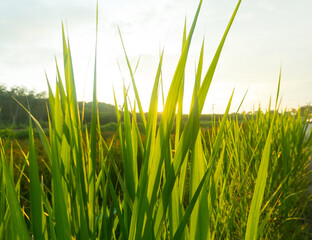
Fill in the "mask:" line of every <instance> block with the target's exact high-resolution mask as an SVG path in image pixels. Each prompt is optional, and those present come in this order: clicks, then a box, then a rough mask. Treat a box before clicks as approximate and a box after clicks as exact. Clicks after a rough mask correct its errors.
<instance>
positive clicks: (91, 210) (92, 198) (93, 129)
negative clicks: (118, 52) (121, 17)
mask: <svg viewBox="0 0 312 240" xmlns="http://www.w3.org/2000/svg"><path fill="white" fill-rule="evenodd" d="M97 35H98V4H97V8H96V43H95V57H94V80H93V101H92V117H91V159H90V160H89V178H88V180H89V202H88V204H89V209H88V213H89V229H90V232H91V238H92V239H95V230H96V229H95V197H96V196H95V193H96V191H95V175H96V174H95V167H96V165H95V164H96V127H97V116H98V113H97V109H98V108H97V96H96V95H97V94H96V67H97Z"/></svg>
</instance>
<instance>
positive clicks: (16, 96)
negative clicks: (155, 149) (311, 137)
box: [0, 85, 311, 128]
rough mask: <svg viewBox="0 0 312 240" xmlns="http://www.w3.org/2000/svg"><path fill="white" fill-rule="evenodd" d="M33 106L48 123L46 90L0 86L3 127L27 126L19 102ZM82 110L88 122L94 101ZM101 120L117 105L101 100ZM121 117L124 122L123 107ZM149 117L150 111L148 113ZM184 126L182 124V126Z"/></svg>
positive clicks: (111, 116)
mask: <svg viewBox="0 0 312 240" xmlns="http://www.w3.org/2000/svg"><path fill="white" fill-rule="evenodd" d="M18 102H19V103H20V104H21V105H23V106H24V107H26V108H27V109H30V112H31V114H32V115H33V116H34V117H35V118H36V119H37V120H38V121H39V122H40V123H41V124H42V125H43V127H47V126H48V109H49V104H48V98H47V94H46V93H45V92H41V93H35V91H30V90H27V89H26V88H24V87H12V88H11V89H10V90H8V89H7V88H6V87H5V86H3V85H0V128H4V127H9V126H12V125H13V126H14V127H17V128H18V127H21V128H22V127H25V126H27V125H28V121H29V116H28V113H27V112H26V111H25V110H24V109H23V108H22V107H21V106H20V104H19V103H18ZM78 106H79V111H80V115H81V117H82V112H84V118H83V122H84V124H87V125H88V124H89V123H90V122H91V116H92V102H88V103H85V102H79V103H78ZM98 109H99V119H100V123H101V125H104V124H107V123H112V122H115V123H116V122H117V118H116V113H115V106H114V105H111V104H106V103H102V102H99V103H98ZM297 110H298V109H292V110H291V112H293V113H296V112H297ZM307 111H309V112H310V113H311V106H310V105H306V106H303V107H301V108H300V112H301V114H302V115H303V114H304V113H305V112H307ZM120 112H121V120H122V121H123V114H122V109H120ZM251 114H252V113H247V114H246V116H247V117H248V116H251ZM145 115H146V117H147V114H145ZM222 116H223V115H222V114H214V115H213V114H202V115H201V116H200V121H201V125H202V126H207V127H208V126H210V125H211V122H212V121H213V120H214V119H215V120H216V121H218V120H219V119H221V118H222ZM230 117H231V118H238V120H239V121H242V120H243V118H244V115H243V114H230ZM160 118H161V113H158V121H159V120H160ZM182 118H183V119H182V124H183V125H184V124H185V123H186V121H187V118H188V115H187V114H184V115H183V116H182ZM137 122H138V123H140V122H141V116H140V114H137ZM182 127H183V126H182Z"/></svg>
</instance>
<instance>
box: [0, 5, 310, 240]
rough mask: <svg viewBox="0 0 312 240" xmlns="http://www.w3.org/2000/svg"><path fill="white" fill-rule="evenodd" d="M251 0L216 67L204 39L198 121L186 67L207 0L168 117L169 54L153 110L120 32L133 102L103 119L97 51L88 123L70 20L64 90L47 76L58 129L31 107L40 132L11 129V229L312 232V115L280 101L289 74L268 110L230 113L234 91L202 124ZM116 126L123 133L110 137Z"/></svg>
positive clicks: (35, 232) (185, 42)
mask: <svg viewBox="0 0 312 240" xmlns="http://www.w3.org/2000/svg"><path fill="white" fill-rule="evenodd" d="M240 2H241V1H238V3H237V6H236V8H235V10H234V12H233V15H232V17H231V19H230V21H229V23H228V26H227V28H226V30H225V32H224V35H223V37H222V39H221V41H220V43H219V46H218V48H217V50H216V52H215V55H214V57H213V60H212V62H211V64H210V66H209V68H208V69H203V59H204V54H203V53H204V44H203V45H202V49H201V52H200V54H199V58H198V65H197V68H196V76H195V79H194V88H193V95H192V96H193V97H192V103H191V107H190V111H189V114H188V118H187V119H186V121H182V120H183V115H182V107H183V94H184V90H186V89H184V81H185V79H184V72H185V66H186V61H187V57H188V52H189V48H190V44H191V40H192V36H193V33H194V30H195V26H196V22H197V18H198V15H199V12H200V8H201V3H202V1H200V3H199V6H198V9H197V12H196V15H195V17H194V20H193V22H192V25H191V28H190V30H189V32H187V30H186V27H185V28H184V34H183V39H182V40H181V42H182V46H183V47H182V52H181V55H180V59H179V62H178V63H177V66H176V71H175V73H174V76H173V78H172V81H171V85H170V89H169V93H168V95H167V98H166V100H165V101H164V102H163V104H164V108H163V112H162V114H161V117H160V119H159V120H158V116H159V115H158V108H157V103H158V102H159V101H158V98H159V96H160V95H161V94H162V88H161V86H162V84H161V81H162V78H161V69H162V60H163V53H162V54H161V56H160V59H159V64H158V66H157V69H156V70H157V72H156V76H155V78H154V86H153V90H152V94H151V99H150V106H149V110H148V112H147V114H146V113H144V112H143V109H142V105H141V101H142V99H140V94H139V92H138V90H137V87H136V82H135V77H134V73H133V69H132V67H131V63H130V62H129V60H128V56H127V53H126V48H125V45H124V42H123V40H122V36H121V34H120V38H121V41H122V47H123V49H124V53H125V59H126V61H127V64H128V69H129V74H130V76H131V80H132V81H131V84H132V87H133V89H134V95H135V100H134V104H133V103H131V102H130V100H129V97H128V90H127V88H126V86H124V89H118V91H123V93H124V101H123V102H122V103H117V100H116V98H115V99H114V101H115V110H116V119H117V124H111V125H109V126H107V128H105V127H103V126H101V124H100V121H99V111H98V105H97V77H96V67H97V64H96V63H97V59H96V54H95V69H94V79H93V89H94V91H93V102H92V118H91V125H90V127H86V126H85V125H84V120H83V114H81V112H80V110H79V107H78V102H77V97H76V89H75V79H74V71H73V66H72V58H71V51H70V45H69V42H68V40H67V38H66V36H65V34H64V29H63V53H64V59H63V64H64V76H65V78H64V79H62V77H61V76H62V74H61V73H60V72H59V70H58V65H57V64H56V68H57V80H56V82H55V83H54V84H55V91H54V92H53V91H52V88H51V86H50V82H49V81H47V84H48V88H49V92H48V95H49V96H48V101H49V115H48V128H47V129H48V130H46V129H43V127H42V126H41V124H40V122H39V121H37V120H36V118H35V117H34V116H33V115H32V114H31V112H28V110H27V109H28V108H27V106H21V108H24V111H26V112H28V113H29V128H28V138H26V139H23V140H20V141H16V140H12V139H9V138H0V161H1V164H0V239H23V240H24V239H246V240H251V239H311V238H312V230H311V226H312V220H311V216H312V212H311V203H312V200H311V197H312V195H311V192H310V193H309V191H308V186H309V184H310V178H309V174H310V170H309V169H310V168H309V161H310V159H311V154H312V147H311V146H312V135H308V134H307V129H308V125H309V123H308V122H307V121H306V120H307V119H308V117H309V116H308V114H305V115H302V114H301V113H300V111H298V112H297V113H295V114H294V113H290V112H287V111H283V110H282V109H279V105H280V98H279V86H280V84H281V82H282V80H281V74H280V78H279V79H277V80H276V82H277V94H276V99H275V100H274V101H273V100H272V104H271V105H270V107H269V108H268V109H266V110H264V111H262V110H261V109H260V108H259V111H257V112H256V113H255V114H252V115H249V116H246V115H244V116H243V119H242V120H239V119H238V118H237V117H235V114H234V115H233V114H231V117H230V114H229V111H230V106H231V101H232V97H233V94H234V92H233V94H232V96H231V98H230V99H229V102H228V106H227V108H226V109H225V112H224V114H223V116H222V119H214V120H213V121H212V122H209V128H202V127H201V122H200V116H201V112H202V110H203V106H204V103H205V99H206V96H207V94H208V90H209V87H210V84H211V82H212V78H213V75H214V72H215V69H216V66H217V63H218V60H219V57H220V54H221V51H222V47H223V45H224V43H225V40H226V37H227V35H228V33H229V30H230V28H231V25H232V23H233V21H234V18H235V15H236V13H237V11H238V8H239V5H240ZM97 19H98V18H97ZM96 24H97V25H98V22H97V23H96ZM96 50H97V46H95V52H96ZM114 91H115V90H114ZM116 91H117V90H116ZM119 105H122V106H123V108H122V111H120V109H119V108H118V106H119ZM238 111H239V109H237V112H238ZM137 112H138V113H139V114H137ZM233 116H234V117H233ZM138 123H140V124H138ZM182 125H183V127H182ZM112 128H113V129H114V130H116V131H114V134H109V135H107V136H105V132H107V129H112ZM309 131H310V132H311V130H309ZM103 133H104V135H103Z"/></svg>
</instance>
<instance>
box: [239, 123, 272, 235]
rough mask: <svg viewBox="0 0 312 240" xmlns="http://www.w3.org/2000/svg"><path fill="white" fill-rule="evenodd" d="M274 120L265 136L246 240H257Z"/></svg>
mask: <svg viewBox="0 0 312 240" xmlns="http://www.w3.org/2000/svg"><path fill="white" fill-rule="evenodd" d="M273 125H274V120H273V121H272V123H271V128H270V131H269V134H268V136H267V140H266V143H265V146H264V149H263V153H262V158H261V163H260V167H259V171H258V175H257V181H256V186H255V190H254V194H253V197H252V202H251V206H250V210H249V214H248V222H247V229H246V236H245V239H246V240H254V239H257V236H258V225H259V218H260V213H261V205H262V200H263V194H264V190H265V187H266V181H267V175H268V166H269V160H270V150H271V142H272V132H273Z"/></svg>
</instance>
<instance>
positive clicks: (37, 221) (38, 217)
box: [28, 118, 43, 239]
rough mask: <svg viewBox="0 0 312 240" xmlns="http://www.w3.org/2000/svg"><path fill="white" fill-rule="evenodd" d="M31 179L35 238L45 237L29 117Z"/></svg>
mask: <svg viewBox="0 0 312 240" xmlns="http://www.w3.org/2000/svg"><path fill="white" fill-rule="evenodd" d="M28 161H29V179H30V208H31V223H32V230H33V234H34V239H43V232H42V220H43V219H42V215H43V213H42V199H41V187H40V182H39V173H38V164H37V158H36V150H35V144H34V135H33V129H32V123H31V118H30V119H29V157H28Z"/></svg>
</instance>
